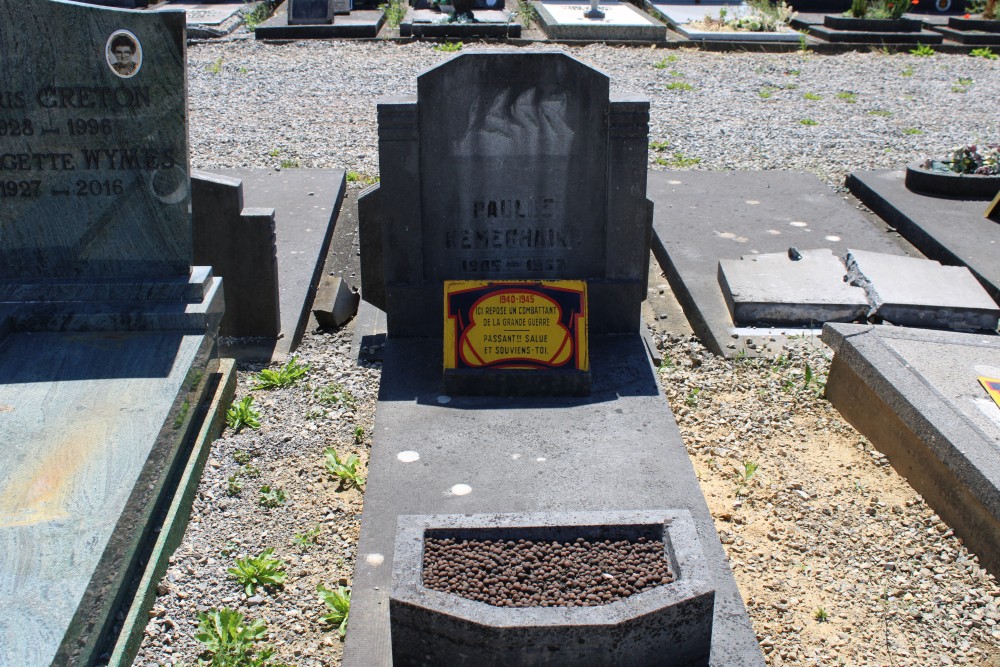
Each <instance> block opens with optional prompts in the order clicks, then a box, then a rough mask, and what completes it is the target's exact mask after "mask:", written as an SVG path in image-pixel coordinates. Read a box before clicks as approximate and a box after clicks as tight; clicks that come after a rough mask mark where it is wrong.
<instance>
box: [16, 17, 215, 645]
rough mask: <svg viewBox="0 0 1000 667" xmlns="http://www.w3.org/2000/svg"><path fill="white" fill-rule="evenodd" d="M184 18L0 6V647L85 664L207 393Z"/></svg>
mask: <svg viewBox="0 0 1000 667" xmlns="http://www.w3.org/2000/svg"><path fill="white" fill-rule="evenodd" d="M184 20H185V17H184V13H183V12H148V13H146V12H128V11H117V10H107V9H102V8H97V7H92V6H87V5H81V4H76V3H70V2H50V1H47V0H0V195H2V197H0V206H2V211H3V216H2V218H0V413H4V414H3V418H2V419H0V442H3V443H4V447H3V448H2V450H0V473H2V474H0V545H2V548H0V572H2V573H3V577H2V579H3V585H2V587H0V608H2V612H0V614H2V617H0V647H2V657H0V661H3V660H7V661H9V662H8V663H5V664H11V665H48V664H57V665H71V664H72V665H76V664H87V665H90V664H94V663H95V661H96V660H97V658H98V656H100V655H101V653H102V652H104V651H105V650H106V648H107V646H108V643H109V642H111V641H113V640H114V633H115V632H116V630H115V616H116V614H117V613H123V610H124V611H127V610H128V605H129V600H130V598H129V595H130V592H129V591H130V589H129V584H130V583H132V582H133V581H138V580H139V579H140V578H141V575H142V572H143V569H142V568H144V566H145V560H144V558H145V557H144V556H143V555H142V553H141V551H140V545H141V544H142V539H143V537H144V536H147V535H149V534H151V531H152V524H153V521H154V520H155V518H156V517H157V516H162V512H163V511H164V509H165V505H166V503H167V502H169V498H170V497H171V495H172V494H173V491H174V489H173V488H172V487H171V484H174V485H176V481H173V482H172V481H171V480H176V479H177V476H178V475H179V473H180V471H179V470H178V468H179V467H182V466H183V465H184V462H185V458H184V457H185V453H186V452H187V451H189V450H190V447H191V443H192V441H193V440H194V439H195V438H196V436H197V434H198V432H199V429H200V422H199V420H200V419H201V418H202V415H203V413H202V409H201V407H200V406H201V403H202V401H203V400H204V399H205V397H206V396H207V395H208V392H209V391H210V389H209V388H208V385H209V382H208V378H209V377H210V375H211V374H210V373H209V372H206V371H210V370H211V367H210V366H209V363H210V357H211V356H212V353H213V350H214V347H215V336H216V332H217V329H218V324H219V318H220V317H221V315H222V289H221V281H220V280H219V279H218V278H215V277H213V275H212V272H211V269H210V268H208V267H191V263H192V262H191V260H192V233H191V213H190V206H191V199H190V183H189V167H188V147H187V109H186V99H185V89H186V85H185V84H186V80H185V53H184V45H185V30H184Z"/></svg>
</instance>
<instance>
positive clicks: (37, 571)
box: [0, 332, 211, 667]
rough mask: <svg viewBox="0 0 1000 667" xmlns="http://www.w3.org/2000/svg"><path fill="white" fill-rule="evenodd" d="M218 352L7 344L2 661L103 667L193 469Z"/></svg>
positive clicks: (61, 339)
mask: <svg viewBox="0 0 1000 667" xmlns="http://www.w3.org/2000/svg"><path fill="white" fill-rule="evenodd" d="M206 343H207V347H206ZM210 350H211V340H209V339H207V338H206V337H205V336H204V335H185V334H183V333H179V332H138V333H136V332H101V333H92V332H80V333H65V332H41V333H40V332H15V333H12V334H10V335H8V336H7V337H6V339H5V340H3V341H2V342H0V378H3V381H2V382H0V412H2V414H3V419H0V441H2V442H4V443H5V445H4V447H3V448H2V451H0V480H2V481H0V573H2V575H0V605H2V607H0V608H2V609H3V612H2V615H0V646H2V647H3V655H2V656H0V663H2V664H4V665H11V667H14V666H15V665H48V664H50V663H51V664H56V665H66V664H91V661H92V660H93V659H95V658H96V657H97V655H99V654H100V652H101V651H102V648H101V642H102V641H104V633H105V632H106V631H107V630H108V629H109V626H110V622H111V621H112V620H113V614H114V612H115V611H116V610H117V609H118V605H119V604H120V601H121V597H120V595H121V593H122V591H121V587H122V585H123V584H124V583H127V582H128V580H129V578H130V576H132V573H133V572H135V568H136V567H138V563H137V562H136V559H137V550H138V549H139V544H140V543H141V541H142V537H143V534H144V533H145V532H147V531H149V530H150V529H151V526H150V525H149V521H150V520H151V518H152V515H153V513H154V511H155V509H156V508H157V507H158V506H159V504H160V502H161V498H162V497H163V494H165V493H169V492H170V490H169V488H168V485H167V479H168V478H169V477H170V476H171V473H172V470H173V469H174V467H175V466H176V465H183V455H182V452H183V448H182V445H183V440H184V438H185V437H186V435H187V432H188V428H189V425H190V424H191V423H192V419H191V417H192V414H193V413H194V412H195V410H189V409H188V408H187V407H185V403H184V402H185V401H187V406H197V405H198V403H199V401H200V400H201V397H202V395H203V393H204V392H205V387H204V383H192V379H193V378H192V377H191V376H189V372H188V371H189V369H190V368H192V367H194V368H198V367H203V366H204V363H205V358H206V357H207V354H208V352H209V351H210ZM26 360H28V362H29V363H26ZM121 415H128V418H127V419H123V418H122V417H121Z"/></svg>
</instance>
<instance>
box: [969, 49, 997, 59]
mask: <svg viewBox="0 0 1000 667" xmlns="http://www.w3.org/2000/svg"><path fill="white" fill-rule="evenodd" d="M969 55H970V56H971V57H973V58H986V59H987V60H996V59H997V58H1000V55H997V54H996V53H993V49H991V48H990V47H988V46H984V47H983V48H981V49H972V50H971V51H969Z"/></svg>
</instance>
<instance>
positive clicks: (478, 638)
mask: <svg viewBox="0 0 1000 667" xmlns="http://www.w3.org/2000/svg"><path fill="white" fill-rule="evenodd" d="M639 536H645V537H647V538H649V539H654V540H662V542H663V548H664V558H666V559H668V561H669V565H670V569H671V571H672V572H673V575H674V581H672V582H670V583H668V584H661V585H658V586H656V587H654V588H652V589H649V590H646V591H643V592H641V593H636V594H634V595H631V596H629V597H627V598H623V599H620V600H617V601H614V602H610V603H606V604H602V605H597V606H589V607H581V606H574V607H554V606H550V607H496V606H493V605H489V604H486V603H483V602H477V601H474V600H470V599H467V598H464V597H461V596H459V595H455V594H451V593H443V592H440V591H436V590H431V589H429V588H426V587H425V586H424V585H423V558H424V540H425V538H427V537H440V538H446V537H448V538H455V539H479V540H487V539H489V540H512V539H513V540H518V539H530V540H534V541H539V540H560V541H570V540H574V539H577V538H579V537H583V538H584V539H587V540H597V539H599V540H604V539H635V538H636V537H639ZM714 605H715V590H714V588H713V586H712V577H711V576H710V573H709V571H708V568H707V567H706V565H705V560H704V556H703V553H702V549H701V544H700V543H699V541H698V536H697V532H696V529H695V523H694V520H693V519H692V518H691V514H690V512H688V511H687V510H657V511H645V512H643V511H640V512H578V513H548V512H546V513H537V514H483V515H471V516H470V515H457V514H455V515H430V516H402V517H400V518H399V522H398V526H397V531H396V544H395V552H394V555H393V569H392V591H391V598H390V601H389V617H390V623H391V635H392V662H393V664H394V665H396V667H401V666H403V665H474V666H476V667H482V666H484V665H539V664H561V665H574V666H577V665H580V666H582V665H595V666H596V665H607V664H612V663H614V664H629V665H644V664H656V665H663V666H670V665H675V666H678V667H679V666H681V665H708V660H709V653H710V650H711V639H712V620H713V615H714Z"/></svg>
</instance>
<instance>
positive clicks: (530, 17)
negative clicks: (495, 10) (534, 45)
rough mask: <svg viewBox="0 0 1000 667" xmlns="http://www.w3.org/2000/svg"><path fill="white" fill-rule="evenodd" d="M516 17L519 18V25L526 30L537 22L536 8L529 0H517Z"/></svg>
mask: <svg viewBox="0 0 1000 667" xmlns="http://www.w3.org/2000/svg"><path fill="white" fill-rule="evenodd" d="M515 11H516V12H517V18H518V19H520V20H521V26H522V27H524V28H525V29H526V30H527V29H530V28H531V26H533V25H535V24H536V23H538V20H539V16H538V10H537V9H535V6H534V5H533V4H531V2H529V0H517V9H516V10H515Z"/></svg>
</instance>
